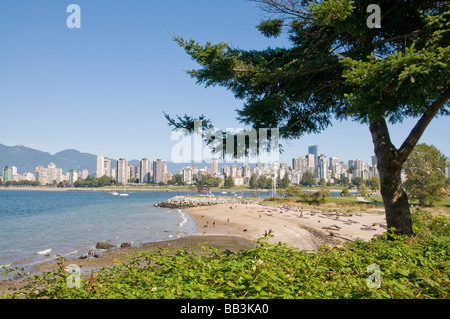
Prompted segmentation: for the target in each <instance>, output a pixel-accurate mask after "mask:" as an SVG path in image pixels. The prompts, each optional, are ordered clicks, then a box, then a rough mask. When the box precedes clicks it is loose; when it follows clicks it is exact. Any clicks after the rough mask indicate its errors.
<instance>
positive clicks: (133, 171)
mask: <svg viewBox="0 0 450 319" xmlns="http://www.w3.org/2000/svg"><path fill="white" fill-rule="evenodd" d="M135 177H136V169H135V167H134V166H133V165H128V179H134V178H135Z"/></svg>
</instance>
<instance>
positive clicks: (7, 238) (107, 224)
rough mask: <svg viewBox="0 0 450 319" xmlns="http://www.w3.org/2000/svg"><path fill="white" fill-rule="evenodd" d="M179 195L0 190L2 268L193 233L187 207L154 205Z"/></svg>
mask: <svg viewBox="0 0 450 319" xmlns="http://www.w3.org/2000/svg"><path fill="white" fill-rule="evenodd" d="M175 195H178V194H177V193H170V192H136V193H130V195H129V196H127V197H121V196H113V195H111V193H109V192H95V191H75V192H72V191H61V192H51V191H21V190H17V191H15V190H0V267H1V266H2V265H6V266H8V267H9V268H12V267H19V268H25V269H27V268H30V267H32V266H35V265H37V264H40V263H45V262H49V261H53V260H55V259H56V258H57V255H61V256H64V257H66V258H68V259H71V258H78V257H79V256H81V255H83V254H85V253H87V252H88V251H89V250H90V249H93V250H94V251H99V250H96V249H95V245H96V243H97V242H99V241H107V242H108V243H110V244H113V245H120V244H121V243H124V242H132V246H138V245H140V244H141V243H147V242H154V241H161V240H170V239H176V238H180V237H182V236H187V235H190V234H193V233H195V231H196V225H195V223H194V221H193V220H192V219H191V218H190V216H189V215H188V214H187V213H186V212H185V211H183V210H178V209H167V208H159V207H154V204H155V203H160V202H163V201H165V200H167V199H169V198H171V197H173V196H175Z"/></svg>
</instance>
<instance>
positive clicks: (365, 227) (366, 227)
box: [361, 225, 377, 230]
mask: <svg viewBox="0 0 450 319" xmlns="http://www.w3.org/2000/svg"><path fill="white" fill-rule="evenodd" d="M363 226H364V227H361V230H377V229H376V228H375V227H373V226H372V225H363Z"/></svg>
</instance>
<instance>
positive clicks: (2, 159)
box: [0, 144, 220, 176]
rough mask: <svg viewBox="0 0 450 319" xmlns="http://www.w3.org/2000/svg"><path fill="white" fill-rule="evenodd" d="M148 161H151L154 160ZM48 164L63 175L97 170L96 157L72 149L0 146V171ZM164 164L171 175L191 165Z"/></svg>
mask: <svg viewBox="0 0 450 319" xmlns="http://www.w3.org/2000/svg"><path fill="white" fill-rule="evenodd" d="M105 158H106V157H105ZM108 159H110V160H111V166H112V168H114V167H115V166H116V164H115V161H116V159H112V158H108ZM150 160H152V161H153V160H156V159H150ZM50 163H54V164H55V165H56V167H58V168H62V170H63V173H66V172H68V171H70V170H71V169H78V170H81V167H82V168H83V169H87V170H88V171H89V174H92V175H93V176H94V174H95V172H96V170H97V155H94V154H89V153H81V152H80V151H77V150H74V149H67V150H64V151H61V152H58V153H56V154H53V155H52V154H50V153H48V152H44V151H40V150H36V149H32V148H29V147H25V146H23V145H16V146H6V145H3V144H0V170H3V168H4V167H5V166H9V167H11V166H15V167H17V172H18V173H19V174H23V173H26V172H31V173H33V174H34V172H35V170H36V167H37V166H39V165H42V166H44V167H47V166H48V164H50ZM128 164H129V165H133V166H137V165H139V160H135V159H134V160H131V161H128ZM166 164H167V170H168V171H169V172H170V173H172V174H176V173H178V172H179V171H180V169H181V168H183V167H185V166H190V165H192V164H189V163H173V162H170V161H166ZM196 165H197V166H199V168H202V167H205V166H208V167H211V164H207V163H203V164H196ZM219 167H220V165H219ZM0 174H1V173H0Z"/></svg>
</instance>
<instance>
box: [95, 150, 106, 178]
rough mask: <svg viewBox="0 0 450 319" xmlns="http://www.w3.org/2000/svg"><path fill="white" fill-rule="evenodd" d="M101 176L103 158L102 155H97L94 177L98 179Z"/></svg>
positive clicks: (103, 165) (103, 172) (103, 171)
mask: <svg viewBox="0 0 450 319" xmlns="http://www.w3.org/2000/svg"><path fill="white" fill-rule="evenodd" d="M103 175H105V157H104V156H103V155H97V172H96V177H97V178H100V177H102V176H103Z"/></svg>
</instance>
